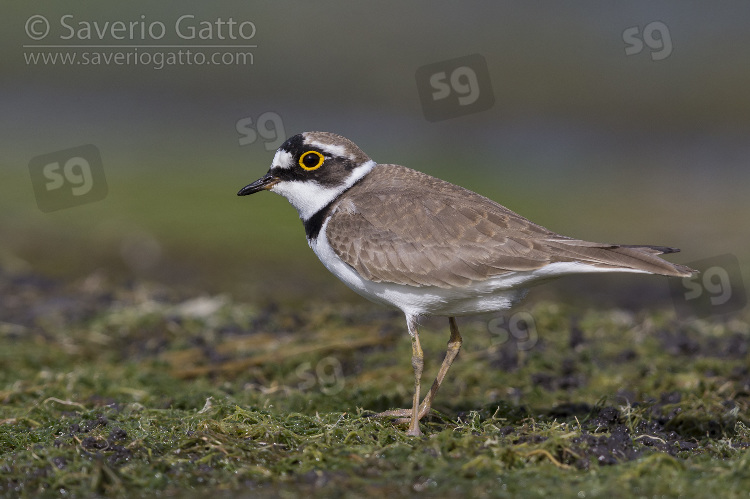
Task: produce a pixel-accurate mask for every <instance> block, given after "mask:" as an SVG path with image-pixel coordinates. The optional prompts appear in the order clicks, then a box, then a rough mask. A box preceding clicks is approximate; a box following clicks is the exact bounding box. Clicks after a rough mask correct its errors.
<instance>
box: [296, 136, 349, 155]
mask: <svg viewBox="0 0 750 499" xmlns="http://www.w3.org/2000/svg"><path fill="white" fill-rule="evenodd" d="M305 143H307V144H310V145H311V146H312V147H317V148H318V149H320V150H321V151H323V152H324V153H326V154H328V155H330V156H340V157H342V158H349V159H352V157H351V155H350V154H349V151H348V150H347V148H346V147H344V146H341V145H336V144H324V143H322V142H318V141H317V140H309V139H307V140H305Z"/></svg>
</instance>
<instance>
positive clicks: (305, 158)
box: [299, 151, 326, 172]
mask: <svg viewBox="0 0 750 499" xmlns="http://www.w3.org/2000/svg"><path fill="white" fill-rule="evenodd" d="M311 155H314V156H317V157H318V158H317V161H315V158H314V156H311ZM325 159H326V158H325V156H323V155H322V154H320V153H319V152H318V151H307V152H306V153H304V154H303V155H302V156H300V157H299V165H300V166H301V167H302V169H303V170H307V171H308V172H310V171H313V170H317V169H318V168H320V167H321V165H323V162H324V161H325ZM311 160H313V161H315V163H313V162H312V161H311ZM306 163H307V164H306Z"/></svg>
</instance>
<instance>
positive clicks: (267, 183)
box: [237, 172, 281, 196]
mask: <svg viewBox="0 0 750 499" xmlns="http://www.w3.org/2000/svg"><path fill="white" fill-rule="evenodd" d="M280 181H281V179H280V178H278V177H274V176H273V175H271V173H270V172H268V173H266V174H265V175H263V176H262V177H261V178H259V179H258V180H256V181H255V182H253V183H252V184H250V185H246V186H245V187H243V188H242V189H240V192H238V193H237V195H238V196H247V195H248V194H255V193H256V192H260V191H267V190H268V189H270V188H271V187H273V186H274V185H276V184H278V183H279V182H280Z"/></svg>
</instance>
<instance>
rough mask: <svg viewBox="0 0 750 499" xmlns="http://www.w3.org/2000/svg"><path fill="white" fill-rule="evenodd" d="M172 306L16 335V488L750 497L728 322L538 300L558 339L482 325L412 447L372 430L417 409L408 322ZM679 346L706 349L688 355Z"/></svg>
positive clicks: (0, 449)
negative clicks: (518, 337) (690, 343)
mask: <svg viewBox="0 0 750 499" xmlns="http://www.w3.org/2000/svg"><path fill="white" fill-rule="evenodd" d="M68 292H69V293H71V294H72V295H73V296H74V297H75V298H77V299H86V298H85V297H84V295H83V294H80V293H79V291H76V290H75V289H72V290H68ZM157 295H158V296H161V297H162V298H160V299H156V296H157ZM164 295H165V292H164V290H159V289H158V288H154V287H141V288H139V289H135V290H132V292H127V293H122V294H120V295H118V299H117V300H115V301H112V302H110V303H109V304H105V305H103V306H101V307H100V308H99V309H97V311H96V312H95V313H94V314H92V315H90V316H89V317H87V318H84V319H80V318H79V319H76V320H73V319H65V318H62V319H58V321H57V322H56V323H54V324H53V323H51V322H49V321H47V322H45V323H36V324H34V323H30V324H27V325H25V326H22V327H23V332H22V334H19V332H18V331H19V329H18V327H19V326H18V325H15V326H10V325H4V326H3V327H2V330H1V331H0V333H1V334H0V361H1V362H2V365H3V370H2V372H1V373H0V377H1V378H0V379H1V380H2V384H0V399H1V400H2V401H3V403H2V405H0V423H1V424H0V493H2V494H3V495H6V496H27V497H30V496H39V495H42V496H60V495H63V494H64V495H66V496H69V497H86V496H91V495H92V494H94V495H95V494H98V495H101V496H107V497H132V496H138V495H152V494H180V495H186V494H188V495H189V494H195V495H200V496H203V495H206V494H208V493H211V494H227V495H228V496H229V495H233V496H234V495H241V494H245V495H247V496H261V497H262V496H266V495H267V496H277V495H281V496H284V495H289V496H298V495H300V494H309V495H313V496H321V497H323V496H326V497H331V496H337V495H338V496H341V495H347V496H353V497H367V496H374V495H378V496H380V495H383V494H388V495H391V496H394V497H403V496H409V495H412V494H414V493H416V492H419V493H421V494H423V495H426V496H428V497H430V496H436V497H437V496H445V495H448V494H460V495H464V496H472V497H474V496H476V497H511V496H519V495H522V496H524V497H549V496H552V495H554V496H557V497H608V498H611V497H631V496H633V495H640V496H656V495H664V496H667V497H673V496H678V495H689V496H693V497H695V496H704V497H739V496H741V495H742V494H746V491H747V490H750V478H748V477H750V472H749V471H750V453H749V452H750V451H748V446H750V430H748V428H750V423H749V422H748V418H747V415H748V409H749V407H748V406H749V402H748V398H747V389H746V383H747V380H748V378H747V371H746V362H747V359H746V358H745V357H743V356H742V355H735V354H733V353H732V352H726V351H724V350H722V348H719V347H716V345H717V343H716V342H718V344H719V345H720V344H721V342H722V341H723V339H726V338H730V337H731V336H732V334H738V333H737V332H736V331H729V330H727V328H729V327H730V326H729V325H728V324H729V323H723V322H720V321H718V320H717V321H715V322H710V321H709V322H705V321H704V322H703V323H701V324H697V325H696V324H688V325H685V324H681V323H678V322H675V321H674V319H673V317H672V316H671V315H670V313H669V311H667V310H664V311H662V310H657V311H655V312H654V313H653V314H650V315H649V314H646V313H645V312H644V313H641V314H632V313H625V312H621V311H608V310H598V311H581V310H577V311H573V310H569V309H567V308H566V307H563V306H560V305H553V304H549V303H538V304H536V305H535V306H533V307H530V308H529V309H528V310H529V312H530V313H531V315H532V316H533V318H534V320H535V324H536V327H537V329H538V333H539V338H538V342H537V343H536V344H535V345H534V346H533V348H528V349H519V347H518V345H517V344H515V343H513V342H512V341H510V342H507V341H506V342H498V341H497V337H496V336H493V335H492V334H491V333H490V332H488V326H487V319H469V320H464V321H462V322H461V328H462V331H463V334H464V338H465V343H464V349H463V350H462V352H461V354H460V355H459V358H458V359H457V361H456V363H455V364H454V367H453V368H452V370H451V372H450V374H449V376H448V378H447V381H446V382H445V384H444V387H443V388H442V389H441V392H440V393H439V394H438V397H437V400H436V407H435V409H436V410H435V412H434V414H433V415H431V416H430V417H428V418H426V419H425V420H424V421H423V422H422V430H423V431H424V433H425V437H424V438H410V437H407V436H406V435H405V433H404V426H403V425H402V426H394V425H393V424H392V423H391V422H390V421H388V420H384V419H381V418H377V417H374V413H375V412H377V411H381V410H384V409H388V408H393V407H398V406H401V407H405V406H407V405H408V404H409V402H410V398H411V388H412V374H411V370H410V364H409V355H410V346H409V342H408V341H407V338H406V337H405V334H404V333H403V323H402V322H403V319H402V318H401V317H400V316H398V315H397V314H391V313H389V312H385V311H379V309H373V307H371V306H370V305H368V304H361V305H357V306H351V305H343V304H330V303H320V302H316V301H314V300H311V301H310V302H309V303H307V304H306V305H304V308H300V307H298V306H291V305H289V306H287V305H281V306H280V307H278V308H277V309H268V310H266V309H263V308H262V307H259V306H254V305H248V304H242V303H235V302H233V301H232V300H231V299H230V298H229V297H221V298H216V297H214V298H209V299H217V300H218V301H217V302H216V304H217V306H216V307H214V310H213V312H211V313H206V314H198V313H195V310H193V309H191V304H190V302H189V301H187V300H182V299H178V298H166V299H165V298H164ZM166 295H167V296H170V295H169V293H166ZM192 305H195V303H193V304H192ZM572 315H576V316H577V317H578V322H577V323H573V322H571V320H570V317H571V316H572ZM743 320H746V317H743V318H738V319H737V320H735V321H734V322H733V323H732V324H733V326H732V327H735V329H736V328H737V327H739V326H737V325H738V324H740V323H742V321H743ZM444 322H445V321H442V320H434V321H433V320H430V321H426V323H425V324H424V325H423V327H422V338H423V344H424V349H425V352H426V356H427V366H426V371H425V372H426V374H425V386H429V382H430V381H431V380H430V379H428V378H430V376H431V375H433V374H434V372H435V370H436V369H437V366H438V365H439V362H440V361H441V360H442V355H443V349H444V347H445V342H446V340H447V336H448V333H447V327H446V326H447V325H446V324H445V323H444ZM744 324H746V322H744ZM576 328H578V329H577V330H576V331H574V329H576ZM670 334H673V335H676V334H683V335H690V338H693V339H694V340H695V341H696V342H697V344H698V346H699V347H700V348H698V349H697V351H692V353H680V352H679V351H671V350H670V349H669V341H670V340H669V338H670V336H669V335H670ZM743 334H744V333H743ZM576 335H577V336H576ZM574 336H575V337H574ZM712 345H713V346H712ZM703 346H705V348H703ZM722 352H723V353H722ZM743 369H744V370H743Z"/></svg>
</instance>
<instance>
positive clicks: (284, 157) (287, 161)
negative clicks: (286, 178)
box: [271, 149, 294, 170]
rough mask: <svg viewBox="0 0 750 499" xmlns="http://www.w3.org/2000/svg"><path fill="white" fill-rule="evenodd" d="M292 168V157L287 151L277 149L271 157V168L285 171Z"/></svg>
mask: <svg viewBox="0 0 750 499" xmlns="http://www.w3.org/2000/svg"><path fill="white" fill-rule="evenodd" d="M293 166H294V156H292V153H290V152H288V151H284V150H283V149H279V150H278V151H276V155H275V156H274V157H273V163H271V168H286V169H287V170H288V169H290V168H292V167H293Z"/></svg>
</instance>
